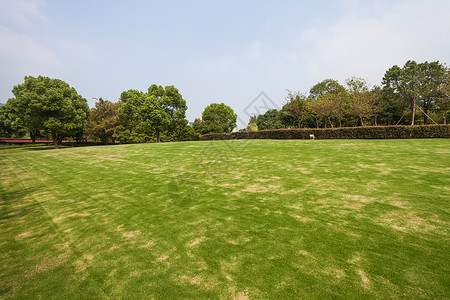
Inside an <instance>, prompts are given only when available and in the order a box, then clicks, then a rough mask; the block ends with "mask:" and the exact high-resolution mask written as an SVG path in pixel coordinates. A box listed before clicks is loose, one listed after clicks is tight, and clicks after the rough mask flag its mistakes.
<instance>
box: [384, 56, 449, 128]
mask: <svg viewBox="0 0 450 300" xmlns="http://www.w3.org/2000/svg"><path fill="white" fill-rule="evenodd" d="M444 74H445V68H444V66H443V65H442V64H440V63H439V62H438V61H436V62H431V63H429V62H424V63H420V64H418V63H416V62H415V61H411V60H409V61H407V62H406V64H405V65H404V66H403V68H400V67H398V66H396V65H395V66H393V67H392V68H390V69H389V70H387V71H386V73H385V75H384V77H383V82H382V83H383V87H384V88H385V89H388V90H390V91H391V92H392V93H394V94H398V95H399V96H401V97H402V98H403V99H405V100H406V101H407V102H408V103H409V107H410V108H411V125H414V122H415V115H416V106H417V105H418V104H419V105H421V106H422V108H423V110H424V123H425V124H426V123H427V122H428V117H427V116H426V113H428V111H429V110H430V109H432V108H433V106H434V105H435V101H436V100H437V99H438V98H439V96H440V90H439V86H440V85H441V84H442V82H443V80H444Z"/></svg>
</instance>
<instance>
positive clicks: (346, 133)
mask: <svg viewBox="0 0 450 300" xmlns="http://www.w3.org/2000/svg"><path fill="white" fill-rule="evenodd" d="M310 134H314V136H315V138H316V139H421V138H450V125H418V126H405V125H401V126H365V127H340V128H317V129H316V128H295V129H292V128H288V129H272V130H260V131H241V132H232V133H210V134H204V135H202V136H201V138H200V139H201V140H231V139H309V138H310Z"/></svg>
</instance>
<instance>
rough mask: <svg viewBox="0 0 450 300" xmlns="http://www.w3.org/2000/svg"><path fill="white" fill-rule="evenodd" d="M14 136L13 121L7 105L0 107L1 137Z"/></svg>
mask: <svg viewBox="0 0 450 300" xmlns="http://www.w3.org/2000/svg"><path fill="white" fill-rule="evenodd" d="M11 135H12V129H11V121H10V120H9V117H8V113H7V111H6V106H5V105H0V137H10V136H11Z"/></svg>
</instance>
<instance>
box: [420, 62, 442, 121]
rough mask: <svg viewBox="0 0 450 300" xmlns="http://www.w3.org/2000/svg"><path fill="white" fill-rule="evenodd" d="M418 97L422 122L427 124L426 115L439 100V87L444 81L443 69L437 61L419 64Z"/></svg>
mask: <svg viewBox="0 0 450 300" xmlns="http://www.w3.org/2000/svg"><path fill="white" fill-rule="evenodd" d="M419 67H420V72H421V78H420V97H419V104H420V105H421V106H422V108H423V110H422V113H423V122H424V124H428V113H429V112H430V111H431V110H432V109H433V108H434V107H435V105H436V101H438V99H439V98H440V96H441V95H440V93H441V91H440V87H441V85H442V83H443V81H444V79H445V67H444V66H443V65H442V64H440V63H439V62H438V61H433V62H424V63H421V64H419Z"/></svg>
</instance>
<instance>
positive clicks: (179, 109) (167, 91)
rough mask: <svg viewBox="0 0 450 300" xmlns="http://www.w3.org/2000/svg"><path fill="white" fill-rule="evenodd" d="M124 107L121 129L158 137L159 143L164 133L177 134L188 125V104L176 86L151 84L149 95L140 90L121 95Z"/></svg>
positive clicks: (119, 112)
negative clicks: (179, 129)
mask: <svg viewBox="0 0 450 300" xmlns="http://www.w3.org/2000/svg"><path fill="white" fill-rule="evenodd" d="M120 100H121V101H122V103H123V104H122V106H121V107H120V109H119V111H118V114H119V119H120V120H121V121H122V122H123V123H124V124H125V127H123V128H122V130H124V131H125V130H128V132H132V131H133V130H134V131H135V133H136V132H139V131H140V132H141V133H143V134H144V135H146V136H152V135H153V133H154V135H155V139H156V142H160V135H161V133H162V132H164V131H174V130H177V128H180V127H184V126H185V125H186V124H187V120H186V119H185V118H186V110H187V105H186V101H185V100H184V99H183V97H182V96H181V94H180V93H179V91H178V89H176V88H175V87H174V86H166V87H165V88H163V87H162V86H158V85H156V84H153V85H151V86H150V87H149V88H148V91H147V93H144V92H140V91H137V90H128V91H124V92H122V94H121V96H120Z"/></svg>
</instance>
